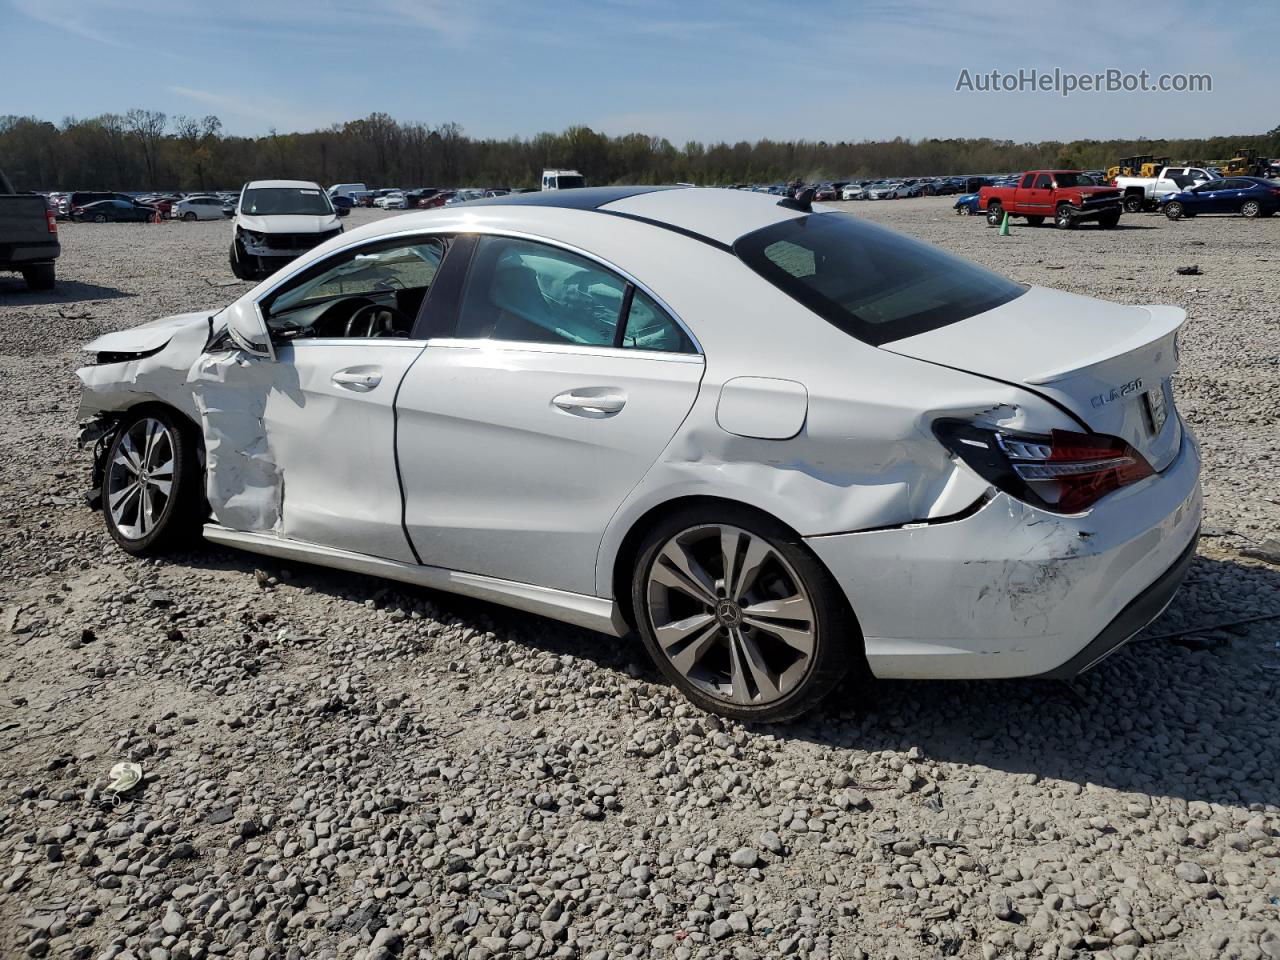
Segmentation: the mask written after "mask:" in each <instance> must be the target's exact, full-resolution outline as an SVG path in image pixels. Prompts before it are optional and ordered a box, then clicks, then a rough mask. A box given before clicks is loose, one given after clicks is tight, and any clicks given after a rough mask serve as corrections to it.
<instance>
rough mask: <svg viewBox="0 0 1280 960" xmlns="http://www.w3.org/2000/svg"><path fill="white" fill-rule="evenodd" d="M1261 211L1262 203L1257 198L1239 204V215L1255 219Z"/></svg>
mask: <svg viewBox="0 0 1280 960" xmlns="http://www.w3.org/2000/svg"><path fill="white" fill-rule="evenodd" d="M1260 213H1262V204H1260V203H1259V202H1258V201H1257V200H1246V201H1245V202H1244V203H1242V204H1240V216H1242V217H1248V218H1249V219H1250V220H1253V219H1255V218H1256V217H1257V216H1258V214H1260Z"/></svg>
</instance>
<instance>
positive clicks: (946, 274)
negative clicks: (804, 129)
mask: <svg viewBox="0 0 1280 960" xmlns="http://www.w3.org/2000/svg"><path fill="white" fill-rule="evenodd" d="M733 249H734V252H735V253H737V255H738V256H739V257H740V258H741V259H742V261H743V262H744V263H745V264H746V265H747V266H748V267H750V268H751V269H752V270H754V271H755V272H756V273H758V274H760V276H762V277H764V278H765V279H766V280H768V281H769V282H770V283H772V284H773V285H774V286H775V287H777V288H778V289H780V290H782V291H783V292H784V293H786V294H788V295H789V296H791V297H793V298H795V299H796V300H798V301H800V302H801V303H802V304H804V305H805V306H806V307H808V308H809V309H810V310H812V311H813V312H814V313H816V314H818V315H819V316H820V317H822V318H823V319H824V320H827V321H828V322H830V323H832V324H834V325H835V326H837V327H839V328H840V329H841V330H843V331H844V332H845V333H847V334H849V335H850V336H852V337H857V338H858V339H859V340H861V341H863V342H864V343H869V344H872V345H873V346H879V345H880V344H882V343H889V342H890V341H892V340H901V339H902V338H904V337H910V336H913V335H914V334H917V333H924V332H925V331H926V330H935V329H937V328H938V327H945V326H947V325H948V324H952V323H956V322H957V321H959V320H965V319H967V318H969V317H972V316H976V315H977V314H979V313H983V312H985V311H987V310H991V309H994V308H995V307H998V306H1000V305H1001V304H1004V303H1008V302H1009V301H1010V300H1013V299H1015V298H1016V297H1020V296H1021V295H1022V294H1023V293H1025V292H1026V288H1025V287H1023V286H1021V285H1019V284H1016V283H1014V282H1013V281H1012V280H1009V279H1007V278H1005V277H1002V276H1000V274H998V273H992V272H991V271H990V270H986V269H984V268H983V267H979V266H978V265H977V264H973V263H970V262H969V261H967V260H961V259H960V258H959V257H954V256H952V255H951V254H949V253H944V252H943V251H941V250H939V249H937V248H936V247H932V246H929V245H928V244H926V243H921V242H920V241H918V240H912V239H911V238H910V237H905V236H903V235H901V234H898V233H894V232H893V231H891V230H886V229H884V228H882V227H877V226H874V225H872V224H869V223H866V222H864V221H862V220H857V219H855V218H854V217H852V216H849V215H847V214H843V213H816V214H811V215H809V216H807V217H798V218H796V219H794V220H785V221H783V222H782V223H776V224H774V225H773V226H771V227H765V228H764V229H763V230H757V231H755V232H754V233H748V234H747V235H746V236H743V237H740V238H739V239H738V242H737V243H735V244H734V245H733Z"/></svg>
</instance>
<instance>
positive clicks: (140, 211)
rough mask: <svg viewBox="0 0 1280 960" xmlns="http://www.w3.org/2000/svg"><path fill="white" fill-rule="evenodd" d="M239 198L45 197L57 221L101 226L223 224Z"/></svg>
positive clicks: (103, 193) (104, 193)
mask: <svg viewBox="0 0 1280 960" xmlns="http://www.w3.org/2000/svg"><path fill="white" fill-rule="evenodd" d="M236 197H237V195H236V194H234V193H186V194H181V193H150V194H132V193H121V192H119V191H112V190H74V191H70V192H66V193H49V194H46V195H45V199H46V202H47V203H48V205H49V209H50V210H52V211H53V214H54V216H55V217H57V219H59V220H86V221H90V222H98V223H104V222H107V221H131V222H142V221H149V220H156V219H160V220H167V219H174V220H187V221H192V220H221V219H223V218H224V217H231V216H233V215H234V214H235V205H236ZM104 204H107V206H104Z"/></svg>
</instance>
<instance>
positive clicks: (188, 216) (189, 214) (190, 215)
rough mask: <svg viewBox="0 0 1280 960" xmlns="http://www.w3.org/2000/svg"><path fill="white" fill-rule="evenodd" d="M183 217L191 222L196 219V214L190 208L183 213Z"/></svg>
mask: <svg viewBox="0 0 1280 960" xmlns="http://www.w3.org/2000/svg"><path fill="white" fill-rule="evenodd" d="M182 219H183V220H185V221H186V222H187V223H191V222H192V221H193V220H195V219H196V215H195V214H194V213H192V212H191V211H190V210H188V211H187V212H186V213H184V214H183V215H182Z"/></svg>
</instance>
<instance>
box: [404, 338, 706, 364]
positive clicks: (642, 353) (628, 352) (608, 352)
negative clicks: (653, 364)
mask: <svg viewBox="0 0 1280 960" xmlns="http://www.w3.org/2000/svg"><path fill="white" fill-rule="evenodd" d="M426 343H427V345H428V346H429V347H444V348H448V349H453V350H490V351H503V352H512V351H516V350H522V351H525V352H527V353H571V354H578V355H579V356H586V357H624V358H630V359H632V360H666V361H668V362H670V363H696V364H705V363H706V357H704V356H703V355H702V354H700V353H672V352H671V351H669V350H638V349H636V348H635V347H605V346H600V345H598V344H591V343H544V342H542V341H539V340H495V339H493V338H491V337H436V338H435V339H434V340H428V341H426Z"/></svg>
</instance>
